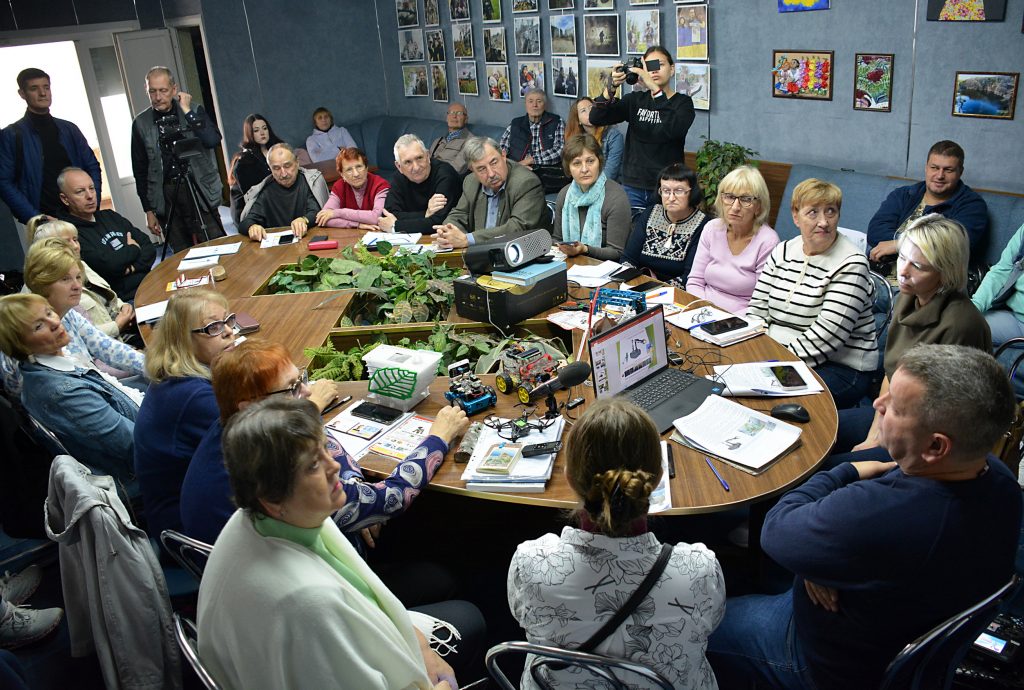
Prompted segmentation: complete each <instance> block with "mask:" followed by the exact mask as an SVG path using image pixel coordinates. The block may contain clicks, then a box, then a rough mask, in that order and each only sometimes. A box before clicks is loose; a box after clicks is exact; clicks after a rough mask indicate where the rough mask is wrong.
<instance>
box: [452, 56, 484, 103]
mask: <svg viewBox="0 0 1024 690" xmlns="http://www.w3.org/2000/svg"><path fill="white" fill-rule="evenodd" d="M455 74H456V76H457V77H458V82H459V95H460V96H479V95H480V85H479V84H478V83H477V80H476V63H475V62H456V63H455Z"/></svg>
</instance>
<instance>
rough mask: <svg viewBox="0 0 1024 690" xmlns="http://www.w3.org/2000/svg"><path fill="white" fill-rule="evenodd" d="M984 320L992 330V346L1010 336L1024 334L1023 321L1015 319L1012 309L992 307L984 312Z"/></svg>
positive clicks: (1003, 341) (1014, 336) (1000, 343)
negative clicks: (992, 308)
mask: <svg viewBox="0 0 1024 690" xmlns="http://www.w3.org/2000/svg"><path fill="white" fill-rule="evenodd" d="M985 321H987V322H988V327H989V330H991V331H992V346H993V347H999V346H1000V345H1002V344H1003V343H1005V342H1006V341H1007V340H1010V339H1011V338H1019V337H1020V336H1022V335H1024V323H1021V322H1020V321H1018V320H1017V317H1016V316H1015V315H1014V313H1013V312H1012V311H1007V310H1006V309H994V310H992V311H987V312H985Z"/></svg>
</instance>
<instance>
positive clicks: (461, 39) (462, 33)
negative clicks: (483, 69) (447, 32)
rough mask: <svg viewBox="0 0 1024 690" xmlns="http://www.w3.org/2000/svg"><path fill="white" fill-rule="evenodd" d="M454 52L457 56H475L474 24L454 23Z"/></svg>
mask: <svg viewBox="0 0 1024 690" xmlns="http://www.w3.org/2000/svg"><path fill="white" fill-rule="evenodd" d="M452 54H453V55H455V57H456V58H471V57H473V25H472V24H470V23H469V22H464V23H462V24H452Z"/></svg>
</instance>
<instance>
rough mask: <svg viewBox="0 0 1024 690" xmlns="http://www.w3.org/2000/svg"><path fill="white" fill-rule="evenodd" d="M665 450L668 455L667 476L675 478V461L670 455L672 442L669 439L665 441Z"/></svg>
mask: <svg viewBox="0 0 1024 690" xmlns="http://www.w3.org/2000/svg"><path fill="white" fill-rule="evenodd" d="M665 452H666V455H668V478H669V479H675V478H676V463H675V459H674V458H673V457H672V444H671V443H670V442H669V441H665Z"/></svg>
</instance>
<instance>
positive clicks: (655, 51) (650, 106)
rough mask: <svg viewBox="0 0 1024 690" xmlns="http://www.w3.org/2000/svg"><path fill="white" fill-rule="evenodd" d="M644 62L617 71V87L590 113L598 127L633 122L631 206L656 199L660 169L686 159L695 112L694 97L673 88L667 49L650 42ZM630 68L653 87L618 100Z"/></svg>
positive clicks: (629, 135)
mask: <svg viewBox="0 0 1024 690" xmlns="http://www.w3.org/2000/svg"><path fill="white" fill-rule="evenodd" d="M653 61H658V65H657V66H656V68H655V69H651V68H652V67H654V65H652V64H651V63H652V62H653ZM643 64H644V66H643V67H629V68H626V69H622V70H620V69H619V68H616V69H614V70H612V85H609V86H605V89H604V92H603V93H602V94H601V95H600V96H598V97H597V99H596V100H595V102H594V108H593V110H591V111H590V124H592V125H595V126H597V127H601V126H606V125H614V124H618V123H619V122H628V123H629V128H628V129H627V130H626V147H625V151H624V153H623V158H622V172H621V173H620V177H621V181H622V186H623V188H624V189H625V190H626V196H628V197H629V203H630V205H631V206H640V207H646V206H649V205H650V204H652V203H654V202H655V201H656V200H657V189H658V172H659V171H660V170H662V169H663V168H665V167H666V166H668V165H671V164H672V163H682V162H683V148H684V147H685V146H686V133H687V132H688V131H689V130H690V125H691V124H693V115H694V113H693V101H692V100H691V99H690V97H689V96H686V95H684V94H681V93H676V92H675V90H674V89H673V88H672V82H673V79H674V78H675V69H674V68H673V66H672V56H671V55H669V53H668V49H667V48H665V47H664V46H651V47H650V48H648V49H647V52H646V53H644V57H643ZM620 67H621V65H620ZM627 70H628V72H632V73H633V74H635V75H637V77H639V79H640V80H642V81H643V83H644V84H645V85H646V86H647V88H648V89H650V90H649V91H634V92H632V93H627V94H625V95H624V96H623V97H622V98H616V97H615V93H616V92H617V91H618V89H619V86H621V85H622V83H623V82H625V81H626V73H627Z"/></svg>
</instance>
